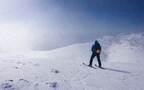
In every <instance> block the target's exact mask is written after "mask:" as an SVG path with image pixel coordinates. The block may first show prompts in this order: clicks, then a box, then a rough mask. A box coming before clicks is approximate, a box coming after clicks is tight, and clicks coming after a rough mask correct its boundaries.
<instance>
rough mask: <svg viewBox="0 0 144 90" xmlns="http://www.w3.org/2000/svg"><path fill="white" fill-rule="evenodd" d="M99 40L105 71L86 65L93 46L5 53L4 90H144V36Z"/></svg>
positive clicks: (0, 89)
mask: <svg viewBox="0 0 144 90" xmlns="http://www.w3.org/2000/svg"><path fill="white" fill-rule="evenodd" d="M99 41H100V43H102V45H103V48H104V49H103V52H102V60H103V61H102V64H103V66H104V68H106V69H105V70H103V69H99V68H98V67H96V68H97V69H93V68H90V67H87V66H84V65H82V63H83V62H85V63H88V62H89V58H90V54H91V52H90V47H91V45H92V43H85V44H76V45H72V46H68V47H64V48H60V49H56V50H52V51H33V52H28V53H26V54H22V55H14V54H13V55H12V54H3V53H1V56H0V90H144V87H143V83H144V81H143V78H144V74H143V73H144V70H143V64H144V61H143V59H144V56H143V55H144V51H143V50H144V48H143V45H144V43H143V41H144V34H143V33H142V34H130V35H119V36H117V37H112V36H111V37H104V38H102V39H99ZM67 51H68V52H67ZM69 51H71V53H69ZM135 52H139V53H135ZM93 63H94V64H97V60H96V59H95V60H94V62H93Z"/></svg>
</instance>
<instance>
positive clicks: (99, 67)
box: [95, 64, 106, 70]
mask: <svg viewBox="0 0 144 90" xmlns="http://www.w3.org/2000/svg"><path fill="white" fill-rule="evenodd" d="M95 66H96V67H98V68H100V69H104V70H105V69H106V68H104V67H99V66H97V65H96V64H95Z"/></svg>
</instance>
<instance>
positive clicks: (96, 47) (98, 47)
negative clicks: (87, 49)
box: [91, 41, 101, 53]
mask: <svg viewBox="0 0 144 90" xmlns="http://www.w3.org/2000/svg"><path fill="white" fill-rule="evenodd" d="M96 50H100V51H101V45H100V44H99V42H98V41H96V42H95V44H93V45H92V47H91V51H92V52H93V53H96Z"/></svg>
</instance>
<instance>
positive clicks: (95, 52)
mask: <svg viewBox="0 0 144 90" xmlns="http://www.w3.org/2000/svg"><path fill="white" fill-rule="evenodd" d="M91 51H92V55H91V58H90V62H89V66H91V67H92V62H93V59H94V57H95V56H97V60H98V65H99V67H100V68H102V64H101V60H100V53H101V45H100V43H99V42H98V41H97V40H96V41H95V43H94V44H93V45H92V48H91Z"/></svg>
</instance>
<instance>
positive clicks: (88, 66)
mask: <svg viewBox="0 0 144 90" xmlns="http://www.w3.org/2000/svg"><path fill="white" fill-rule="evenodd" d="M82 64H83V65H85V66H88V67H90V68H93V69H97V68H96V67H93V66H89V65H87V64H85V63H82Z"/></svg>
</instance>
